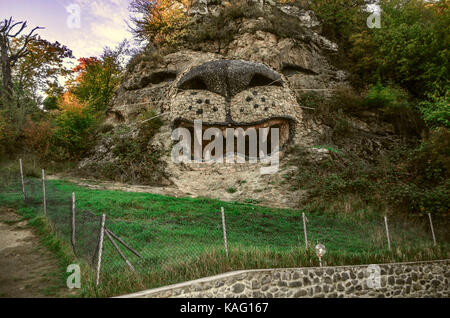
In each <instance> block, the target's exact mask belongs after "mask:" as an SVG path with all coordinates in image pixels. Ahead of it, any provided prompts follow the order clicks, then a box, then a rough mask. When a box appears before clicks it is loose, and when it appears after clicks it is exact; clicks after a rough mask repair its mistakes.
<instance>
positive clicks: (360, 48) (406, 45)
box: [350, 0, 450, 99]
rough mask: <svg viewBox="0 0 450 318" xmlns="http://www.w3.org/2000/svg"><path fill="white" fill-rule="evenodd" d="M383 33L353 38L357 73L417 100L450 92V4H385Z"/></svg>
mask: <svg viewBox="0 0 450 318" xmlns="http://www.w3.org/2000/svg"><path fill="white" fill-rule="evenodd" d="M379 5H380V7H381V10H382V11H381V12H382V14H381V23H382V27H381V28H380V29H377V28H374V29H371V30H364V31H362V32H360V33H358V32H355V34H354V35H353V36H352V37H351V42H352V45H353V47H352V49H351V51H350V52H351V55H352V57H353V59H354V63H353V73H355V74H358V75H360V77H361V78H362V79H363V80H364V81H371V82H376V81H382V82H384V83H388V82H392V83H394V84H396V85H401V86H402V87H403V88H405V89H407V90H408V91H409V92H410V93H411V94H412V95H413V96H416V97H419V98H422V99H423V98H424V97H427V95H430V94H431V95H433V96H438V97H442V96H445V95H446V94H448V91H449V88H450V80H449V76H448V75H449V74H450V64H449V53H450V51H449V43H450V33H449V32H448V30H449V28H450V15H449V12H450V11H449V10H448V9H449V8H448V6H449V4H448V1H436V2H428V1H424V0H380V1H379Z"/></svg>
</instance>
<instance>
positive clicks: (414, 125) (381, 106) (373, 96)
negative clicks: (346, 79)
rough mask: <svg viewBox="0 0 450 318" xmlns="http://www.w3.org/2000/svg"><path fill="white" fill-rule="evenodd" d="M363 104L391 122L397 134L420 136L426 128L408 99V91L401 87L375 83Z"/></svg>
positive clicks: (412, 103) (414, 106)
mask: <svg viewBox="0 0 450 318" xmlns="http://www.w3.org/2000/svg"><path fill="white" fill-rule="evenodd" d="M363 105H364V106H365V107H366V108H367V109H370V110H373V111H377V112H378V113H379V114H380V115H381V116H380V117H381V119H383V120H385V121H387V122H390V123H392V124H393V125H394V129H395V132H396V133H397V134H400V135H403V136H408V137H418V138H420V137H421V135H422V132H423V131H425V130H426V127H425V122H424V121H423V119H422V118H421V116H420V113H419V112H418V110H417V107H416V105H415V103H414V102H412V101H410V100H409V96H408V93H407V92H406V91H405V90H403V89H400V88H396V87H389V86H383V85H382V84H381V83H377V84H376V85H374V86H372V87H371V88H370V89H369V91H368V92H367V94H366V97H365V99H364V102H363Z"/></svg>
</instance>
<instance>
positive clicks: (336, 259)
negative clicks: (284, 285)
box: [0, 180, 448, 297]
mask: <svg viewBox="0 0 450 318" xmlns="http://www.w3.org/2000/svg"><path fill="white" fill-rule="evenodd" d="M47 188H48V198H49V199H48V200H50V201H51V199H52V198H53V201H51V202H56V203H54V204H61V206H60V207H61V209H59V210H58V209H56V210H55V211H54V212H52V213H56V214H58V218H59V219H55V220H63V221H64V222H65V223H64V222H63V223H61V224H62V225H63V226H62V227H60V228H59V231H60V234H61V237H63V238H65V240H66V241H68V240H69V237H70V225H69V222H70V210H69V208H68V206H69V204H68V199H69V198H70V194H71V193H72V192H75V193H76V198H77V206H76V210H77V211H79V212H80V211H85V210H86V211H90V212H92V213H93V214H95V215H97V216H98V217H97V218H94V219H92V220H90V221H85V223H80V222H81V220H80V219H77V226H78V228H79V233H81V234H79V237H77V240H79V242H78V245H86V246H88V245H89V244H90V246H91V247H92V246H94V245H95V243H96V241H97V238H98V220H99V216H100V215H101V214H103V213H105V214H106V215H107V227H108V228H109V229H111V230H112V231H113V232H114V233H115V234H117V235H118V236H120V237H121V238H123V239H124V240H125V241H126V242H127V243H128V244H129V245H131V246H132V247H133V248H135V249H136V250H137V251H138V252H139V253H141V254H142V255H143V256H144V259H139V258H138V257H136V256H134V255H133V254H131V253H130V252H129V251H128V250H126V249H124V248H123V247H122V251H123V252H124V253H125V255H126V256H127V258H129V260H130V261H131V263H132V264H134V265H135V267H136V270H137V271H138V276H137V277H136V276H134V275H133V274H132V273H131V272H129V271H128V270H127V269H126V266H125V265H124V262H123V261H122V260H121V258H120V257H119V255H118V254H117V253H116V252H115V251H114V250H113V247H112V245H111V244H110V243H109V242H108V241H106V243H105V250H104V257H103V264H104V265H103V268H102V270H103V276H102V284H101V286H100V287H98V288H97V287H96V286H95V284H94V279H93V275H92V273H90V274H89V275H88V276H89V277H90V278H89V279H86V280H84V283H83V289H82V291H81V295H82V296H87V297H105V296H114V295H119V294H123V293H128V292H133V291H137V290H141V289H145V288H153V287H159V286H162V285H167V284H172V283H177V282H181V281H185V280H190V279H196V278H200V277H204V276H208V275H213V274H218V273H221V272H225V271H230V270H238V269H253V268H270V267H301V266H316V265H317V258H316V257H315V255H313V247H314V245H315V244H316V243H318V242H320V243H323V244H324V245H325V246H326V248H327V254H326V256H325V257H324V262H325V263H326V264H327V265H329V266H332V265H346V264H372V263H385V262H393V261H417V260H431V259H441V258H448V244H447V243H441V242H440V244H439V245H438V246H437V247H433V246H432V244H431V243H432V240H431V236H430V235H429V233H427V231H426V230H424V229H425V228H424V226H425V225H426V224H425V225H424V224H415V223H401V222H392V223H391V224H390V231H391V241H392V247H393V249H392V251H388V250H387V244H386V236H385V232H384V223H383V218H382V216H380V215H378V214H377V213H375V212H373V211H372V212H370V211H359V212H358V213H352V214H348V213H347V214H346V213H341V214H339V213H334V214H328V213H319V212H314V211H302V210H289V209H275V208H268V207H262V206H258V205H255V204H249V203H237V202H222V201H219V200H214V199H209V198H174V197H168V196H163V195H157V194H149V193H134V192H122V191H109V190H92V189H88V188H85V187H81V186H78V185H75V184H73V183H70V182H66V181H60V180H52V181H48V183H47ZM52 189H57V190H58V191H57V192H55V191H54V190H52ZM35 191H36V195H37V197H38V196H39V194H38V190H36V189H35ZM52 191H53V192H52ZM20 201H21V195H20V193H0V204H1V205H6V206H11V205H12V206H14V205H16V206H17V204H19V203H18V202H20ZM66 201H67V202H66ZM58 202H61V203H58ZM64 204H66V205H64ZM20 205H21V208H20V211H21V213H22V215H24V216H28V217H31V216H32V215H35V214H36V213H37V212H38V211H40V210H42V208H41V207H40V206H39V205H37V206H35V207H34V208H32V207H24V206H23V203H20ZM221 207H224V209H225V215H226V225H227V238H228V244H229V247H230V253H229V257H228V258H227V257H226V256H225V253H224V247H223V244H224V243H223V233H222V219H221V214H220V208H221ZM49 209H50V210H51V207H49ZM302 212H305V213H306V215H307V218H308V223H307V228H308V240H309V243H310V248H309V249H308V250H305V247H304V245H305V244H304V232H303V224H302V217H301V216H302ZM56 214H51V215H52V217H55V215H56ZM79 214H80V215H81V213H79ZM77 215H78V214H77ZM80 218H81V217H80ZM92 244H94V245H92ZM94 247H95V246H94ZM86 249H87V250H88V248H86ZM80 251H81V249H80Z"/></svg>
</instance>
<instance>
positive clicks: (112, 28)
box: [0, 0, 132, 58]
mask: <svg viewBox="0 0 450 318" xmlns="http://www.w3.org/2000/svg"><path fill="white" fill-rule="evenodd" d="M128 5H129V0H0V12H1V16H0V18H1V19H5V18H9V17H10V16H12V17H13V19H14V20H16V21H22V20H26V21H28V26H29V27H28V28H27V30H31V28H33V27H35V26H42V27H45V30H39V32H38V33H39V34H40V35H41V36H42V37H43V38H45V39H46V40H49V41H52V42H53V41H58V42H60V43H62V44H64V45H66V46H67V47H68V48H69V49H71V50H72V51H73V54H74V56H75V57H76V58H79V57H89V56H97V55H99V54H100V53H101V52H102V49H103V47H104V46H110V47H115V46H116V45H117V44H118V43H119V42H120V41H122V40H123V39H125V38H127V39H132V35H131V33H130V32H129V30H128V26H127V24H126V22H125V20H127V19H128V17H129V11H128ZM68 8H69V9H68ZM77 12H79V18H77V17H78V14H77ZM78 22H79V25H78Z"/></svg>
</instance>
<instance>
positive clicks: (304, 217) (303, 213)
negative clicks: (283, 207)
mask: <svg viewBox="0 0 450 318" xmlns="http://www.w3.org/2000/svg"><path fill="white" fill-rule="evenodd" d="M302 218H303V231H304V232H305V250H307V249H308V233H307V231H306V216H305V212H302Z"/></svg>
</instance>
